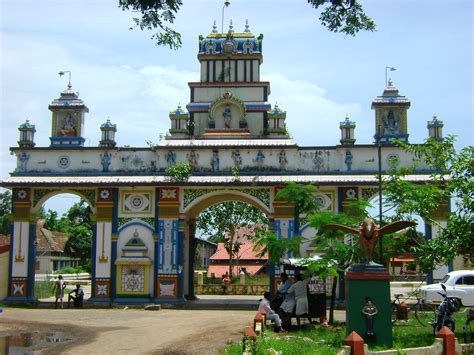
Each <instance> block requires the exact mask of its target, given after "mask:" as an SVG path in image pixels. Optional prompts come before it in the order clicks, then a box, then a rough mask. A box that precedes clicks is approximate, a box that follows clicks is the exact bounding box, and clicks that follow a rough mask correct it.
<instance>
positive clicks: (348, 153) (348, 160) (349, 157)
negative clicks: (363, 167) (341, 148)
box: [344, 150, 352, 171]
mask: <svg viewBox="0 0 474 355" xmlns="http://www.w3.org/2000/svg"><path fill="white" fill-rule="evenodd" d="M344 163H346V166H347V171H351V170H352V153H351V151H350V150H346V158H345V159H344Z"/></svg>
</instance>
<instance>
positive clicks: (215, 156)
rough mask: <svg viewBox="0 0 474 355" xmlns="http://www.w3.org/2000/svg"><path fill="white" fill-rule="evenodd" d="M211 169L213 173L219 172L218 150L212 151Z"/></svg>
mask: <svg viewBox="0 0 474 355" xmlns="http://www.w3.org/2000/svg"><path fill="white" fill-rule="evenodd" d="M211 168H212V171H219V151H218V150H213V151H212V158H211Z"/></svg>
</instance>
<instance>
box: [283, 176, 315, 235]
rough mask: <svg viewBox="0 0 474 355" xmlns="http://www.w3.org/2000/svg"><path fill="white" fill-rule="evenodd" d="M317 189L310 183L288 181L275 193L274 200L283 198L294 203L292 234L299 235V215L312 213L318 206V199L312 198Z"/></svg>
mask: <svg viewBox="0 0 474 355" xmlns="http://www.w3.org/2000/svg"><path fill="white" fill-rule="evenodd" d="M317 190H318V189H317V188H316V187H315V186H314V185H312V184H308V185H301V184H297V183H295V182H289V183H287V184H286V186H285V187H284V188H283V189H281V190H279V191H278V192H277V194H276V195H275V200H285V201H286V202H290V203H292V204H294V217H295V222H294V223H295V224H294V235H299V232H300V215H301V214H302V213H305V214H310V213H313V212H315V211H316V210H317V209H318V208H319V204H318V201H317V200H316V199H315V198H314V193H315V192H316V191H317Z"/></svg>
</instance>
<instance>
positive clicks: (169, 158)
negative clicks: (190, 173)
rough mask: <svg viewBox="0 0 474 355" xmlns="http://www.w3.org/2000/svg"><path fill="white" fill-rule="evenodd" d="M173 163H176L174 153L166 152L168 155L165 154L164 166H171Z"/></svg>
mask: <svg viewBox="0 0 474 355" xmlns="http://www.w3.org/2000/svg"><path fill="white" fill-rule="evenodd" d="M174 163H176V153H174V152H173V151H172V150H168V153H167V154H166V164H168V166H171V165H173V164H174Z"/></svg>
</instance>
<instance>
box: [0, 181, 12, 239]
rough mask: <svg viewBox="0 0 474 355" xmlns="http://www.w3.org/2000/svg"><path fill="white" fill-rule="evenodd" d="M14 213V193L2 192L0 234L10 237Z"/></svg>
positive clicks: (0, 197)
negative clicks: (11, 220) (12, 214)
mask: <svg viewBox="0 0 474 355" xmlns="http://www.w3.org/2000/svg"><path fill="white" fill-rule="evenodd" d="M11 211H12V193H11V192H10V190H5V191H3V192H0V234H4V235H10V213H11Z"/></svg>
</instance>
